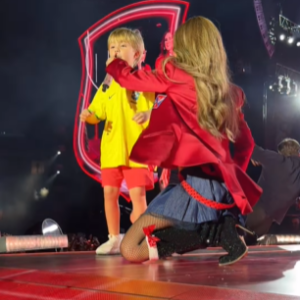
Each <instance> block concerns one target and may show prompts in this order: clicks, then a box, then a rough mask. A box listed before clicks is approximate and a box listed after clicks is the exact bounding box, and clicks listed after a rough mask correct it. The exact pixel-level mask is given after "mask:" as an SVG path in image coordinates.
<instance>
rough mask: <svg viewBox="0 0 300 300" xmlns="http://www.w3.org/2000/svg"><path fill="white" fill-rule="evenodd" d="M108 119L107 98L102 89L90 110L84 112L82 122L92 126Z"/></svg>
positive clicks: (81, 117) (95, 97) (81, 116)
mask: <svg viewBox="0 0 300 300" xmlns="http://www.w3.org/2000/svg"><path fill="white" fill-rule="evenodd" d="M105 119H106V110H105V98H104V96H103V92H102V88H101V87H100V88H99V90H98V91H97V93H96V95H95V96H94V99H93V101H92V103H91V104H90V105H89V107H88V109H85V110H83V111H82V113H81V115H80V120H81V121H82V122H86V123H88V124H91V125H95V124H98V123H99V122H101V121H103V120H105Z"/></svg>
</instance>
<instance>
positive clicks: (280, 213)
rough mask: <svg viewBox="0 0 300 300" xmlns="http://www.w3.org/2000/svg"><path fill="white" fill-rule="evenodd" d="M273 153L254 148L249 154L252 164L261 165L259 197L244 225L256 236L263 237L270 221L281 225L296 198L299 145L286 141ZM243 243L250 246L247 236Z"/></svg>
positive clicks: (299, 182)
mask: <svg viewBox="0 0 300 300" xmlns="http://www.w3.org/2000/svg"><path fill="white" fill-rule="evenodd" d="M277 150H278V153H276V152H274V151H270V150H264V149H262V148H260V147H258V146H255V148H254V151H253V154H252V162H253V164H254V165H262V174H261V176H260V178H259V180H258V185H259V186H260V187H262V189H263V194H262V196H261V198H260V199H259V202H258V203H257V204H256V205H255V207H254V208H253V213H251V214H250V215H249V216H248V218H247V220H246V226H247V227H248V228H249V229H251V230H253V231H255V233H256V234H257V236H258V237H261V236H262V235H264V234H267V233H268V231H269V230H270V228H271V225H272V223H273V222H276V223H277V224H281V222H282V221H283V219H284V217H285V215H286V213H287V211H288V210H289V208H290V207H291V206H292V205H293V204H295V203H296V199H297V198H298V197H299V196H300V157H299V152H300V144H299V143H298V142H297V141H296V140H293V139H290V138H287V139H284V140H283V141H281V142H280V143H279V145H278V149H277ZM247 242H249V244H250V243H252V241H251V237H249V240H247ZM253 242H254V243H255V241H253Z"/></svg>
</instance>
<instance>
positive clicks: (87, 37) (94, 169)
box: [73, 0, 189, 200]
mask: <svg viewBox="0 0 300 300" xmlns="http://www.w3.org/2000/svg"><path fill="white" fill-rule="evenodd" d="M188 8H189V3H188V2H185V1H179V0H167V1H156V0H150V1H142V2H137V3H134V4H131V5H128V6H125V7H123V8H120V9H118V10H116V11H114V12H112V13H111V14H109V15H107V16H106V17H104V18H102V19H101V20H99V21H98V22H97V23H95V24H94V25H92V26H91V27H90V28H89V29H87V30H86V31H85V32H84V33H83V34H82V35H81V36H80V37H79V39H78V42H79V47H80V53H81V65H82V76H81V86H80V92H79V99H78V104H77V111H76V115H75V127H74V139H73V143H74V144H73V146H74V152H75V156H76V159H77V162H78V164H79V166H80V167H81V169H82V170H83V172H85V173H86V174H87V175H88V176H90V177H91V178H93V179H94V180H96V181H98V182H101V170H100V167H99V164H97V163H96V162H94V161H93V160H92V159H91V158H90V157H89V155H88V153H87V149H86V147H85V145H84V144H85V124H82V123H81V122H80V121H79V114H80V112H81V111H82V110H83V109H85V108H86V107H87V106H88V104H89V103H90V101H91V100H92V99H91V92H92V88H93V86H94V87H95V88H97V86H96V85H95V83H94V82H93V81H92V75H93V73H94V55H93V50H94V44H95V42H96V40H97V39H99V38H100V37H101V36H102V35H103V34H105V33H107V32H109V31H111V30H113V29H114V28H116V27H119V26H121V25H124V24H125V23H127V22H132V21H136V20H140V19H144V18H152V17H161V18H164V19H166V20H167V22H168V25H169V30H170V32H171V33H172V34H174V32H175V31H176V29H177V27H178V26H179V25H180V24H181V23H184V22H185V20H186V17H187V12H188ZM99 151H100V149H99ZM121 195H122V196H123V197H124V198H125V199H127V200H128V189H127V187H126V184H125V182H123V184H122V187H121Z"/></svg>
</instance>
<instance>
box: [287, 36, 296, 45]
mask: <svg viewBox="0 0 300 300" xmlns="http://www.w3.org/2000/svg"><path fill="white" fill-rule="evenodd" d="M294 40H295V39H294V38H293V37H292V36H290V37H289V38H288V43H289V44H293V43H294Z"/></svg>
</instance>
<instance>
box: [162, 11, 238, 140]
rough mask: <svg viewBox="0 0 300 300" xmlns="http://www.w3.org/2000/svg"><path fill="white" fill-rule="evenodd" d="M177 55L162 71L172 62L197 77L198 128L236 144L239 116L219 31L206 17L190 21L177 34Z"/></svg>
mask: <svg viewBox="0 0 300 300" xmlns="http://www.w3.org/2000/svg"><path fill="white" fill-rule="evenodd" d="M174 52H175V57H171V58H167V59H165V61H164V63H163V70H165V66H166V63H167V62H168V61H169V60H171V61H173V63H174V64H175V66H177V67H178V68H180V69H182V70H184V71H185V72H186V73H188V74H190V75H191V76H192V77H194V80H195V87H196V92H197V103H198V112H197V114H198V122H199V125H200V126H201V127H202V128H203V129H205V130H207V131H209V132H210V133H211V134H212V135H214V136H216V137H218V138H221V137H222V136H224V134H225V135H226V136H227V137H228V138H229V139H230V140H231V141H234V139H235V137H236V136H237V134H238V127H239V126H238V113H237V108H236V103H235V101H236V99H235V98H234V96H233V94H232V92H231V83H230V76H229V70H228V66H227V55H226V52H225V49H224V45H223V41H222V37H221V34H220V32H219V30H218V29H217V28H216V26H215V25H214V24H213V23H212V22H211V21H210V20H208V19H206V18H204V17H194V18H191V19H189V20H188V21H187V22H186V23H184V24H183V25H181V26H180V27H179V28H178V30H177V31H176V33H175V35H174Z"/></svg>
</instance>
